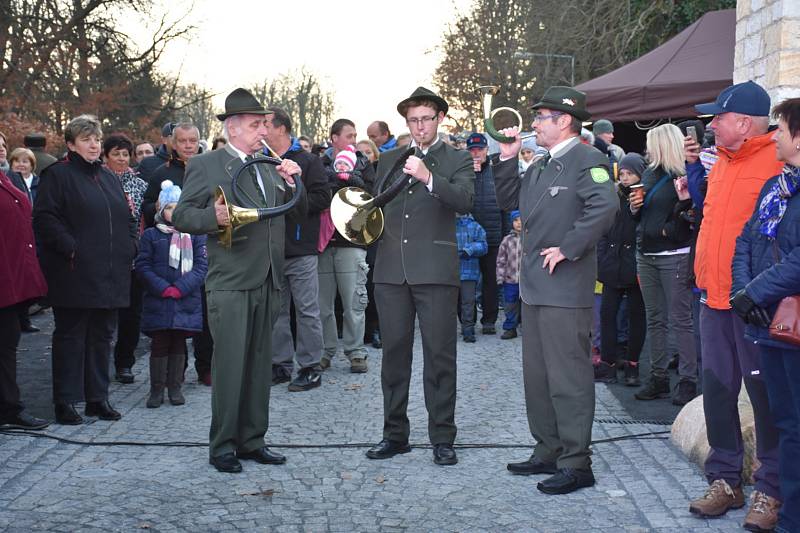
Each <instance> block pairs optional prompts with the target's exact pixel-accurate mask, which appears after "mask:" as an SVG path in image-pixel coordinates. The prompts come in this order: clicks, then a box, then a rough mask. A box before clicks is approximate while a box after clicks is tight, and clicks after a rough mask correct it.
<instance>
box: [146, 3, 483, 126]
mask: <svg viewBox="0 0 800 533" xmlns="http://www.w3.org/2000/svg"><path fill="white" fill-rule="evenodd" d="M470 4H471V0H404V1H403V2H399V3H393V2H382V1H365V0H355V1H350V2H329V1H323V0H301V1H294V2H280V3H277V2H273V1H263V0H261V1H259V0H225V1H220V0H214V1H212V0H195V1H194V9H193V10H192V12H191V14H190V16H189V18H188V19H187V20H188V22H190V23H192V24H194V25H195V26H197V27H198V29H197V31H196V32H195V34H194V36H193V37H192V39H191V40H190V41H189V42H176V43H173V44H171V45H170V47H169V49H168V50H167V52H166V53H165V55H164V57H163V60H162V62H161V68H162V70H164V71H166V72H169V73H171V74H178V73H180V77H181V80H182V81H183V82H186V83H189V82H195V83H198V84H200V85H203V86H205V87H208V88H209V89H211V90H213V91H215V92H219V93H222V94H221V95H220V96H218V97H217V99H216V100H215V102H214V103H215V105H217V106H218V107H220V108H221V107H223V104H224V99H225V95H227V94H228V93H229V92H230V91H231V90H233V89H235V88H236V87H239V86H247V85H250V84H253V83H258V82H260V81H263V80H264V79H266V78H274V77H276V76H277V75H279V74H282V73H285V72H287V71H290V70H292V69H299V68H300V67H301V66H303V65H305V66H306V67H307V68H308V69H309V70H311V71H312V72H314V73H316V74H317V75H319V77H320V78H321V80H323V83H324V84H325V86H326V87H327V88H329V89H330V90H331V91H332V92H333V93H334V96H335V101H336V105H337V108H336V115H337V117H347V118H349V119H351V120H353V121H354V122H355V123H356V126H357V128H358V135H359V138H362V137H366V129H367V126H368V125H369V123H370V122H371V121H373V120H385V121H386V122H388V123H389V126H390V128H391V129H392V132H399V131H402V130H405V129H406V127H405V123H404V122H403V120H402V118H401V117H400V116H399V115H398V114H397V111H396V109H395V106H396V105H397V102H399V101H400V100H402V99H403V98H405V97H407V96H408V95H409V94H411V92H412V91H413V90H414V89H415V88H416V87H417V86H419V85H424V86H427V87H429V88H431V89H433V87H432V83H431V79H432V76H433V71H434V69H435V67H436V65H437V64H438V63H439V60H440V57H441V56H440V50H439V46H440V43H441V39H442V35H444V33H445V30H446V28H447V25H448V23H451V22H454V21H455V20H456V18H457V17H458V15H459V14H463V13H466V12H468V10H469V6H470ZM166 5H170V6H172V7H173V8H174V7H176V3H175V2H170V3H169V4H166ZM277 6H286V7H287V9H286V11H287V13H288V14H287V15H286V16H284V15H282V13H281V9H280V7H277ZM172 12H174V11H172ZM141 31H142V30H140V29H135V28H134V29H131V34H132V35H141V33H140V32H141Z"/></svg>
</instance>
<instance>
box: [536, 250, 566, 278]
mask: <svg viewBox="0 0 800 533" xmlns="http://www.w3.org/2000/svg"><path fill="white" fill-rule="evenodd" d="M539 255H543V256H544V262H543V263H542V268H549V269H550V274H552V273H553V270H555V268H556V265H557V264H559V263H560V262H561V261H563V260H564V259H566V257H564V254H562V253H561V248H559V247H558V246H553V247H551V248H545V249H543V250H542V251H541V252H539Z"/></svg>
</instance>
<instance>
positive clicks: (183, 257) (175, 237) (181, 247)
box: [156, 224, 194, 276]
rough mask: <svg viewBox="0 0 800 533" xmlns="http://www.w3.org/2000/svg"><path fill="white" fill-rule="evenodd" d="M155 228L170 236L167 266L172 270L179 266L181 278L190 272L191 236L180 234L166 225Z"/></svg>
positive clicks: (192, 258) (192, 255)
mask: <svg viewBox="0 0 800 533" xmlns="http://www.w3.org/2000/svg"><path fill="white" fill-rule="evenodd" d="M156 228H158V230H159V231H161V232H162V233H167V234H170V233H171V234H172V240H171V241H170V243H169V266H171V267H172V268H174V269H177V268H178V266H180V269H181V276H183V275H184V274H186V273H187V272H191V271H192V265H193V263H194V251H193V249H192V236H191V235H189V234H188V233H181V232H180V231H178V230H176V229H175V228H174V227H172V226H168V225H166V224H156Z"/></svg>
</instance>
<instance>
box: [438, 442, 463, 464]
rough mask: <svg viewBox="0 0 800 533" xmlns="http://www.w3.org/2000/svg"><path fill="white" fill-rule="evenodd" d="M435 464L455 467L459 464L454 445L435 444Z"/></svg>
mask: <svg viewBox="0 0 800 533" xmlns="http://www.w3.org/2000/svg"><path fill="white" fill-rule="evenodd" d="M433 462H434V463H436V464H437V465H454V464H456V463H457V462H458V456H457V455H456V451H455V450H454V449H453V445H452V444H434V445H433Z"/></svg>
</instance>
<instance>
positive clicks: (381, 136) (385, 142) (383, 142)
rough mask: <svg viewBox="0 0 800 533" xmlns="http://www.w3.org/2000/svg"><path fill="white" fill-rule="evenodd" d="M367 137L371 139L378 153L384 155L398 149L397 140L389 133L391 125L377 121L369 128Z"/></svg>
mask: <svg viewBox="0 0 800 533" xmlns="http://www.w3.org/2000/svg"><path fill="white" fill-rule="evenodd" d="M367 137H369V138H370V140H371V141H372V142H374V143H375V146H377V147H378V151H379V152H381V153H383V152H387V151H389V150H391V149H393V148H396V147H397V139H395V138H394V135H392V132H391V131H389V125H388V124H387V123H385V122H384V121H382V120H376V121H375V122H373V123H372V124H370V125H369V128H367Z"/></svg>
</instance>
